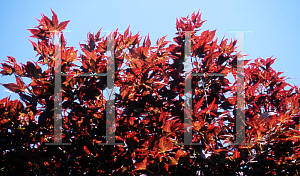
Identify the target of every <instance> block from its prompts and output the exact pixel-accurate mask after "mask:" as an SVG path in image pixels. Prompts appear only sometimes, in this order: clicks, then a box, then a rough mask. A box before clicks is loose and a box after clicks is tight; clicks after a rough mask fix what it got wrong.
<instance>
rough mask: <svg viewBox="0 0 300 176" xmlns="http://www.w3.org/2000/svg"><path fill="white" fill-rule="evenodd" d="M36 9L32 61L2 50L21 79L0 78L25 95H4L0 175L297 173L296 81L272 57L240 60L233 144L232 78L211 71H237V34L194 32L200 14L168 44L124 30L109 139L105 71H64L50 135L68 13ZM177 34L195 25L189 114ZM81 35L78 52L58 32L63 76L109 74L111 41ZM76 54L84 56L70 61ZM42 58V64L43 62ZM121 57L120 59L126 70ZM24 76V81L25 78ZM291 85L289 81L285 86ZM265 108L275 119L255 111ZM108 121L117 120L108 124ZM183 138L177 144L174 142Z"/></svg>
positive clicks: (118, 37) (118, 42)
mask: <svg viewBox="0 0 300 176" xmlns="http://www.w3.org/2000/svg"><path fill="white" fill-rule="evenodd" d="M52 13H53V16H52V20H51V19H49V18H48V17H46V16H44V15H42V19H41V20H38V22H39V25H38V26H36V27H35V29H29V31H30V32H31V33H32V34H33V35H32V36H31V37H33V38H36V39H37V42H33V41H30V42H31V43H32V45H33V48H34V50H35V51H36V52H37V56H39V58H38V60H37V62H30V61H27V63H26V64H22V63H17V62H16V59H15V58H13V57H12V56H8V60H7V61H5V63H1V65H2V67H1V72H0V73H1V74H2V75H14V76H15V79H16V83H8V84H2V85H3V86H4V87H6V88H7V89H9V90H10V91H12V92H15V93H17V94H18V95H19V96H20V100H14V101H12V100H10V98H9V97H6V98H4V99H2V100H0V101H1V103H0V114H1V115H0V138H1V141H0V150H1V153H2V157H1V160H0V167H1V174H2V175H141V174H146V175H179V174H187V175H197V174H198V175H236V174H239V173H243V174H244V175H254V174H256V175H263V174H266V175H275V174H276V175H280V174H285V175H298V174H299V169H298V168H299V161H298V160H299V156H300V151H299V145H300V142H299V137H300V134H299V133H300V132H299V129H300V128H299V127H300V126H299V102H300V100H299V96H300V94H299V93H300V92H299V88H298V87H297V86H291V85H289V84H288V83H286V82H285V77H280V74H282V72H276V71H275V70H274V69H272V67H271V65H272V64H273V63H274V61H275V59H273V58H267V59H262V58H258V59H256V60H255V62H254V63H251V64H248V62H249V61H245V72H244V73H245V80H244V82H245V117H246V119H245V133H246V135H245V141H246V143H248V144H249V145H235V144H234V143H235V137H236V135H235V134H236V127H235V120H236V117H237V114H236V110H237V105H236V103H237V98H236V97H237V93H236V92H237V82H235V83H232V84H231V83H230V82H229V80H228V79H227V78H226V76H208V75H207V74H209V73H223V74H230V73H233V74H235V73H236V68H237V60H238V57H239V54H238V53H237V51H236V46H235V45H236V41H231V42H230V43H229V44H228V40H227V39H225V40H224V39H223V40H221V42H220V44H217V39H215V31H209V30H206V31H203V32H202V33H201V34H200V35H198V33H199V32H198V31H199V30H200V27H201V25H202V24H203V22H204V21H202V20H201V14H199V11H198V13H197V14H196V13H195V12H194V13H193V14H192V15H191V17H190V18H189V17H186V18H185V17H182V18H181V19H179V20H177V22H176V29H177V31H178V32H177V33H176V36H175V37H174V42H175V43H173V44H170V45H168V44H169V43H170V41H165V37H166V36H164V37H162V38H160V39H158V40H157V42H156V45H155V46H151V41H150V39H149V36H146V37H145V38H144V41H143V42H141V40H142V38H141V37H140V35H139V34H136V35H132V33H131V32H130V31H129V27H128V29H127V30H126V31H125V32H124V34H123V35H122V34H120V33H119V32H118V31H117V30H116V31H115V32H114V33H115V35H114V36H115V38H114V57H115V87H119V88H120V91H119V92H116V99H115V106H116V118H115V123H116V131H115V137H116V143H123V144H124V145H98V144H99V143H104V142H105V140H106V111H105V103H106V101H107V100H106V99H105V96H104V92H105V89H106V87H107V83H106V77H105V76H89V77H82V76H77V77H71V76H62V89H63V91H62V100H63V102H62V108H63V125H62V128H63V130H62V132H63V138H62V141H63V142H65V143H71V145H57V146H55V145H54V146H49V145H45V144H46V143H49V142H53V141H54V137H53V135H54V127H53V124H54V60H55V44H54V37H53V36H54V35H53V34H54V32H49V31H61V30H64V29H65V28H66V26H67V24H68V22H69V21H65V22H61V23H59V22H58V18H57V16H56V14H55V13H54V12H53V11H52ZM184 31H192V32H191V42H192V46H191V54H192V58H193V62H192V63H193V70H192V72H193V73H197V74H199V73H205V75H204V76H193V77H192V95H193V105H192V109H193V110H192V111H190V110H188V109H185V108H184V89H185V78H184V64H183V63H184V43H185V33H184ZM100 33H101V29H100V30H99V31H98V32H97V33H96V35H94V34H91V33H88V41H87V43H86V44H81V51H83V54H78V53H77V50H75V49H74V47H67V46H66V40H65V38H64V37H63V34H62V38H61V39H62V41H61V64H62V65H61V71H62V72H63V73H68V74H80V73H105V72H106V71H107V51H108V47H107V40H108V38H107V37H105V36H102V37H100ZM77 60H79V61H80V62H81V64H82V65H80V66H77V65H76V64H74V62H75V61H77ZM45 65H46V66H47V69H45V70H43V69H42V67H41V66H45ZM124 65H126V67H125V68H124ZM22 77H27V78H30V79H31V83H30V84H27V85H26V84H25V83H24V81H23V79H22ZM287 86H289V87H290V89H286V87H287ZM266 112H273V113H271V114H272V117H271V118H270V117H268V118H262V117H263V116H264V115H265V113H266ZM185 113H186V114H187V116H188V117H189V119H190V123H189V124H187V125H189V126H191V127H192V128H189V129H192V130H189V132H190V133H192V135H193V136H192V139H193V143H199V144H200V145H180V143H183V141H184V133H187V132H188V131H185V128H184V119H183V117H184V114H185ZM108 130H113V129H108ZM178 143H179V144H178Z"/></svg>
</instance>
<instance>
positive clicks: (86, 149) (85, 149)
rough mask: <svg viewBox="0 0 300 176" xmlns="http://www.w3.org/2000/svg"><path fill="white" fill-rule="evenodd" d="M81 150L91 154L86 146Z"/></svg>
mask: <svg viewBox="0 0 300 176" xmlns="http://www.w3.org/2000/svg"><path fill="white" fill-rule="evenodd" d="M83 150H84V151H85V152H86V153H87V154H89V155H90V154H91V152H90V151H89V149H88V148H87V147H86V146H83Z"/></svg>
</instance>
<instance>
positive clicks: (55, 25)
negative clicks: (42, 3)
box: [51, 9, 58, 29]
mask: <svg viewBox="0 0 300 176" xmlns="http://www.w3.org/2000/svg"><path fill="white" fill-rule="evenodd" d="M51 12H52V14H53V16H52V24H53V27H54V29H57V26H58V19H57V15H56V14H55V13H54V12H53V10H52V9H51Z"/></svg>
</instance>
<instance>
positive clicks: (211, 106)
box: [208, 98, 216, 110]
mask: <svg viewBox="0 0 300 176" xmlns="http://www.w3.org/2000/svg"><path fill="white" fill-rule="evenodd" d="M215 102H216V98H214V101H213V102H211V104H210V105H209V106H208V110H212V109H213V108H214V105H215Z"/></svg>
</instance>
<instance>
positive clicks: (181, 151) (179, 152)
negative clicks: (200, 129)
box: [175, 150, 187, 161]
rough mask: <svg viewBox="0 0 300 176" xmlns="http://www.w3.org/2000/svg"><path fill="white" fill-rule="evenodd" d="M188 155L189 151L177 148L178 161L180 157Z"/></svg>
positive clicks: (176, 156) (176, 157)
mask: <svg viewBox="0 0 300 176" xmlns="http://www.w3.org/2000/svg"><path fill="white" fill-rule="evenodd" d="M186 155H187V153H185V151H183V150H177V152H176V155H175V159H176V161H178V160H179V158H180V157H185V156H186Z"/></svg>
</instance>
